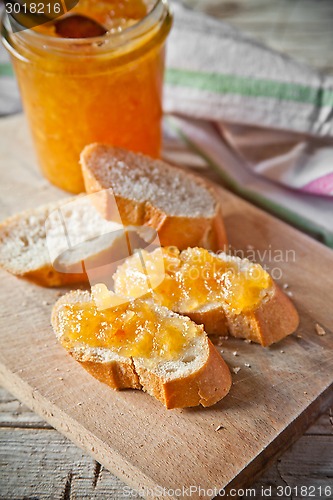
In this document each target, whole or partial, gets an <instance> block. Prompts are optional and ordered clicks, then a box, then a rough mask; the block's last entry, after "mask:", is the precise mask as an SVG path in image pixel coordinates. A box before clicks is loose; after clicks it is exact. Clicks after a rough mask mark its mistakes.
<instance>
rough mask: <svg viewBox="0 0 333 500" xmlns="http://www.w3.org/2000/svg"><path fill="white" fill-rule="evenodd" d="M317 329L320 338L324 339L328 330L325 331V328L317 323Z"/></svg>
mask: <svg viewBox="0 0 333 500" xmlns="http://www.w3.org/2000/svg"><path fill="white" fill-rule="evenodd" d="M315 329H316V333H317V335H319V336H320V337H322V336H323V335H326V330H324V328H323V327H322V326H320V325H319V324H318V323H316V326H315Z"/></svg>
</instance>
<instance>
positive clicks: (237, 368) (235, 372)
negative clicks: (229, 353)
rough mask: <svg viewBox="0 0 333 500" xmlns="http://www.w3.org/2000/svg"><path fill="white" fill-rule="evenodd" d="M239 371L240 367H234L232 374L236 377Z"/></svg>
mask: <svg viewBox="0 0 333 500" xmlns="http://www.w3.org/2000/svg"><path fill="white" fill-rule="evenodd" d="M239 370H240V366H235V367H234V368H233V369H232V371H233V372H234V374H235V375H237V373H238V372H239Z"/></svg>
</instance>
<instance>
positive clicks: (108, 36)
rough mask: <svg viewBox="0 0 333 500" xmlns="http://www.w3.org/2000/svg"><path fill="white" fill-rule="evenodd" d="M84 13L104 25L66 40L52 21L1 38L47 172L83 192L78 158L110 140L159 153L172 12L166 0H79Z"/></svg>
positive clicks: (5, 31)
mask: <svg viewBox="0 0 333 500" xmlns="http://www.w3.org/2000/svg"><path fill="white" fill-rule="evenodd" d="M73 14H80V15H85V16H87V17H89V18H90V19H93V20H95V21H97V22H98V23H100V24H101V25H102V26H103V27H104V28H105V30H106V33H105V34H104V35H102V36H97V37H92V38H63V37H62V36H59V35H58V34H57V32H56V30H55V24H54V22H49V23H47V24H43V25H40V26H38V27H36V28H34V29H25V30H22V31H17V32H13V30H12V29H11V26H10V23H9V20H8V17H6V16H5V17H4V20H3V23H2V38H3V41H4V44H5V46H6V47H7V49H8V50H9V52H10V53H11V57H12V61H13V64H14V69H15V73H16V75H17V79H18V82H19V86H20V90H21V95H22V100H23V106H24V109H25V112H26V115H27V118H28V121H29V124H30V128H31V131H32V135H33V140H34V144H35V147H36V152H37V157H38V160H39V164H40V167H41V169H42V172H43V174H44V175H45V177H46V178H47V179H48V180H50V181H51V182H52V183H53V184H55V185H57V186H58V187H61V188H63V189H65V190H67V191H71V192H74V193H78V192H80V191H83V190H84V185H83V179H82V174H81V169H80V165H79V156H80V152H81V151H82V149H83V147H84V146H85V145H87V144H89V143H91V142H104V143H109V144H112V145H115V146H121V147H125V148H128V149H131V150H134V151H139V152H142V153H145V154H149V155H151V156H153V157H158V156H159V153H160V146H161V117H162V82H163V71H164V42H165V39H166V37H167V35H168V33H169V31H170V28H171V24H172V17H171V14H170V11H169V9H168V5H167V2H166V0H157V1H149V0H122V1H116V0H100V1H98V2H97V1H94V0H80V1H79V2H78V4H77V5H76V7H74V9H72V10H71V11H70V14H67V15H73Z"/></svg>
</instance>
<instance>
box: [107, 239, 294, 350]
mask: <svg viewBox="0 0 333 500" xmlns="http://www.w3.org/2000/svg"><path fill="white" fill-rule="evenodd" d="M157 252H160V250H155V251H154V252H152V253H148V252H145V251H141V253H140V254H139V253H137V254H134V255H133V256H131V257H129V258H128V259H127V260H126V261H125V263H124V264H122V265H121V266H119V267H118V269H117V271H116V273H115V275H114V283H115V291H116V293H119V294H122V295H126V296H128V297H138V296H142V295H143V293H144V291H145V290H149V284H152V283H160V284H158V286H156V287H151V288H150V291H148V294H147V293H146V295H148V296H150V297H151V298H152V299H153V300H154V301H155V302H156V303H158V304H160V305H163V306H166V307H168V308H169V309H171V310H173V311H175V312H177V313H180V314H185V315H187V316H189V317H190V318H191V319H192V320H193V321H195V322H196V323H198V324H203V325H204V328H205V331H206V332H207V333H208V334H219V335H226V334H228V333H230V334H231V335H233V336H234V337H240V338H245V339H248V340H251V341H253V342H257V343H259V344H262V345H263V346H269V345H271V344H272V343H274V342H278V341H279V340H281V339H282V338H284V337H286V336H287V335H289V334H291V333H292V332H294V331H295V330H296V328H297V326H298V322H299V318H298V314H297V311H296V309H295V307H294V305H293V304H292V302H291V301H290V300H289V298H288V297H287V296H286V295H285V294H284V293H283V292H282V290H281V289H280V288H279V287H278V286H277V284H276V283H275V282H274V281H273V279H272V278H271V276H270V275H269V274H268V273H267V272H266V271H265V270H264V269H263V268H262V267H261V266H260V265H259V264H254V263H252V262H250V261H249V260H248V259H240V258H239V257H234V256H230V255H227V254H225V253H223V252H222V253H219V254H214V253H212V252H208V251H207V250H205V249H203V248H188V249H186V250H183V251H182V252H180V251H179V250H178V249H177V248H175V247H169V248H164V249H163V250H162V252H163V259H164V278H163V280H162V282H161V279H160V280H157V279H156V276H155V274H156V258H157V255H159V254H157Z"/></svg>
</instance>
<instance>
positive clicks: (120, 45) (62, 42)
mask: <svg viewBox="0 0 333 500" xmlns="http://www.w3.org/2000/svg"><path fill="white" fill-rule="evenodd" d="M171 24H172V15H171V13H170V9H169V5H168V1H167V0H158V1H157V2H156V3H155V5H154V7H153V8H152V9H151V10H150V11H149V12H148V14H147V15H146V16H145V17H143V18H142V19H141V20H140V21H138V22H137V23H135V24H134V25H132V26H130V27H128V28H126V29H124V30H123V31H120V32H116V33H110V32H108V33H107V34H106V35H103V36H99V37H93V38H82V39H81V38H79V39H68V38H60V37H54V36H49V35H45V34H43V33H40V32H38V31H35V30H32V29H26V30H21V31H17V32H14V31H13V29H12V27H11V23H10V21H9V18H8V15H7V14H6V13H5V14H4V15H3V17H2V20H1V36H2V40H3V42H4V45H5V47H6V48H7V49H8V50H9V51H10V52H11V53H13V52H15V55H16V56H17V57H19V58H20V59H22V58H25V52H26V51H28V52H30V53H31V52H34V53H35V55H37V56H38V55H43V54H44V56H45V53H46V54H53V55H55V56H66V57H73V58H78V57H80V56H81V57H82V56H87V55H90V56H93V55H96V56H98V55H101V56H102V55H103V54H110V53H113V54H114V55H115V56H117V55H121V54H123V53H126V52H128V51H129V50H135V49H136V48H137V47H139V46H140V47H141V48H142V47H143V46H144V45H147V46H149V45H150V44H151V42H152V41H154V43H156V42H160V43H163V41H164V40H165V38H166V36H167V35H168V33H169V31H170V29H171ZM158 38H160V40H156V39H158Z"/></svg>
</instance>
